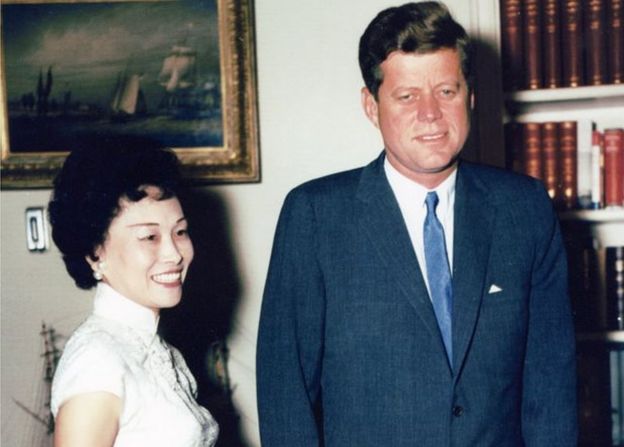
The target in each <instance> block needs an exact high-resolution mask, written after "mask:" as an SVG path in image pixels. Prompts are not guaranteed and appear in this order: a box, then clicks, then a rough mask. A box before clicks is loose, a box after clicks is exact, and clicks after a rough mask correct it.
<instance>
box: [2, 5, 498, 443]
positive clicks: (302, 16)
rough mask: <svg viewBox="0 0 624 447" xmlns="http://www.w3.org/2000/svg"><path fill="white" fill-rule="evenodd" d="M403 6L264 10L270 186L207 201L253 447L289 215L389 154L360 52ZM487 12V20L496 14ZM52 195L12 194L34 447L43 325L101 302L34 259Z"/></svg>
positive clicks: (238, 395) (16, 382)
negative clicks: (282, 230) (266, 300)
mask: <svg viewBox="0 0 624 447" xmlns="http://www.w3.org/2000/svg"><path fill="white" fill-rule="evenodd" d="M447 3H448V4H449V5H450V6H451V8H452V10H453V11H454V13H455V14H456V17H457V18H458V19H459V20H460V21H462V22H463V23H464V24H466V25H467V28H469V29H470V22H471V20H472V23H476V22H475V20H476V18H477V16H476V13H475V11H476V8H471V7H470V5H471V4H470V3H469V2H463V1H460V0H455V1H449V2H447ZM492 3H493V2H492ZM393 4H397V2H390V1H387V0H358V1H357V2H353V1H352V0H332V1H329V0H318V1H314V2H312V1H299V2H293V1H289V0H263V1H258V2H256V11H255V15H256V40H257V62H258V90H259V108H260V136H261V165H262V181H261V182H260V183H256V184H246V185H227V186H216V187H206V188H202V190H201V191H200V192H201V193H202V194H205V195H207V196H210V197H211V198H212V200H216V201H218V202H219V203H220V204H221V211H222V212H223V215H222V216H221V218H222V221H223V222H224V223H225V224H226V225H227V229H226V232H225V233H226V236H227V239H228V240H227V244H225V245H226V249H228V250H231V260H232V266H233V268H234V270H235V276H236V278H237V282H238V284H237V287H238V288H237V299H236V301H235V303H234V308H233V318H232V324H231V332H230V334H229V337H228V345H229V348H230V361H229V369H230V375H231V381H232V386H233V394H232V399H233V401H234V403H235V406H236V408H237V410H238V412H239V414H240V418H241V419H240V427H241V433H242V435H241V436H242V437H243V439H244V440H245V442H246V444H248V445H259V441H258V434H257V414H256V407H255V404H256V401H255V381H254V375H255V372H254V370H255V367H254V363H255V359H254V356H255V338H256V330H257V324H258V316H259V311H260V304H261V297H262V289H263V285H264V278H265V275H266V270H267V266H268V261H269V255H270V250H271V243H272V236H273V231H274V228H275V223H276V220H277V216H278V213H279V209H280V206H281V203H282V201H283V199H284V196H285V195H286V193H287V191H288V190H289V189H291V188H292V187H293V186H295V185H297V184H298V183H300V182H302V181H305V180H307V179H310V178H313V177H316V176H320V175H324V174H328V173H331V172H335V171H338V170H342V169H347V168H351V167H355V166H359V165H363V164H366V163H368V162H369V161H370V160H371V159H373V158H374V157H375V156H376V155H377V154H378V153H379V151H380V149H381V140H380V138H379V136H378V134H377V132H376V130H375V129H374V128H373V127H372V125H371V124H370V123H369V122H368V121H367V120H366V118H365V116H364V114H363V112H362V111H361V108H360V93H359V90H360V87H361V85H362V82H361V80H360V75H359V71H358V67H357V44H358V40H359V36H360V34H361V32H362V31H363V29H364V28H365V26H366V24H367V23H368V22H369V21H370V20H371V19H372V17H373V16H374V15H375V14H376V13H377V12H378V11H379V10H381V9H383V8H385V7H387V6H391V5H393ZM354 5H357V6H354ZM484 14H485V17H486V18H487V17H489V14H491V12H489V11H485V12H484ZM481 20H483V17H481ZM48 196H49V191H47V190H36V191H28V190H27V191H6V190H5V191H2V192H1V193H0V199H1V250H2V251H1V254H2V256H1V260H0V267H1V270H0V272H1V300H2V301H1V307H0V314H1V368H2V369H1V371H2V377H1V384H2V388H1V391H2V392H1V399H2V402H1V403H2V438H1V444H2V445H7V446H8V445H11V446H33V445H43V444H39V443H38V442H34V441H32V439H33V436H34V435H33V434H34V433H35V432H41V428H42V426H41V424H39V423H37V422H35V420H34V418H32V417H30V416H29V415H27V413H26V412H25V411H24V410H23V409H21V408H19V406H18V404H17V403H16V401H19V402H20V403H22V404H23V405H25V406H27V407H28V408H30V409H32V410H34V411H35V412H37V413H39V412H40V410H41V408H40V405H41V402H39V400H40V397H38V396H41V394H40V393H41V389H40V388H41V387H42V385H43V383H42V381H41V377H42V374H43V371H42V367H43V364H42V359H41V357H40V354H41V352H42V349H43V347H42V342H41V338H40V337H39V334H38V332H39V330H40V327H41V323H42V321H45V322H46V323H47V324H49V325H52V326H54V328H55V329H56V330H57V332H58V333H59V334H60V335H62V336H65V335H67V334H69V333H70V332H71V330H72V329H73V328H74V327H75V326H76V325H77V324H78V323H79V322H80V321H81V320H82V319H83V318H84V316H85V315H86V313H87V312H88V309H89V306H90V296H91V293H89V292H80V291H78V290H77V289H76V288H75V287H74V285H73V284H72V282H71V280H70V279H69V278H68V276H67V274H66V273H65V271H64V267H63V265H62V262H61V261H60V258H59V254H58V252H57V251H56V249H55V248H52V249H51V250H50V251H48V252H46V253H42V254H30V253H29V252H28V251H27V250H26V242H25V230H24V210H25V209H26V207H28V206H44V205H45V204H46V202H47V200H48ZM59 341H60V342H61V343H62V341H63V338H62V337H60V340H59Z"/></svg>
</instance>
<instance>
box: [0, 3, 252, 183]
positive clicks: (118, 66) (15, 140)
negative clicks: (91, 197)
mask: <svg viewBox="0 0 624 447" xmlns="http://www.w3.org/2000/svg"><path fill="white" fill-rule="evenodd" d="M1 8H2V11H1V16H2V33H3V35H2V51H1V52H0V80H1V85H0V104H1V107H0V126H1V127H0V129H1V130H2V135H1V136H0V146H1V150H2V163H1V172H0V174H1V179H2V181H1V186H2V188H3V189H15V188H49V187H51V185H52V179H53V178H54V175H55V174H56V172H57V171H58V170H59V168H60V167H61V166H62V163H63V161H64V159H65V157H66V155H67V154H68V151H69V150H71V142H72V141H75V139H77V138H81V137H83V136H84V135H86V134H89V133H90V136H91V137H93V135H96V136H97V137H99V135H106V134H107V133H122V134H123V133H126V132H127V133H131V134H134V135H136V134H137V133H138V134H141V136H148V137H150V138H154V139H157V140H161V139H162V141H163V143H162V145H163V146H167V147H171V148H173V149H174V151H175V152H176V154H177V155H178V157H179V158H180V160H181V162H182V171H183V174H184V176H185V178H186V179H187V180H188V181H189V182H190V183H191V184H209V183H228V182H232V183H233V182H257V181H259V180H260V166H259V137H258V115H257V114H258V112H257V87H256V67H255V35H254V26H253V20H254V18H253V0H195V1H192V2H191V1H178V0H106V1H102V0H81V1H71V2H69V3H68V0H65V1H63V2H61V1H58V0H2V2H1ZM50 17H53V19H50ZM40 18H41V22H38V21H37V20H39V19H40ZM83 19H84V20H83ZM87 19H88V20H87ZM159 20H160V22H158V21H159ZM176 20H177V21H178V22H177V24H176ZM209 21H210V23H208V22H209ZM215 27H216V28H217V30H214V28H215ZM113 32H115V33H116V34H115V35H112V33H113ZM202 32H203V33H204V34H201V33H202ZM141 33H143V34H141ZM142 35H144V36H145V39H144V40H145V42H143V41H137V40H136V39H137V36H139V37H140V36H142ZM120 36H121V37H120ZM89 39H93V40H94V41H97V42H93V43H91V42H90V41H89ZM124 39H125V40H124ZM133 39H134V40H133ZM133 42H134V44H135V45H134V46H135V48H134V49H132V50H130V49H128V48H126V46H128V47H129V46H130V44H131V43H133ZM137 42H139V43H137ZM165 42H166V44H165ZM44 43H45V45H44ZM193 44H195V45H196V46H197V47H198V48H197V49H196V48H194V47H193ZM89 45H91V46H93V47H94V48H95V50H94V51H89V48H85V49H84V54H82V52H83V48H82V47H83V46H86V47H89ZM159 45H160V46H159ZM136 47H140V48H136ZM64 51H66V53H64ZM94 52H95V54H96V56H97V57H99V58H100V59H97V57H96V58H95V59H94V58H93V54H94ZM55 54H56V55H58V56H57V58H56V59H54V58H53V57H54V55H55ZM89 54H91V58H89V57H88V55H89ZM200 61H201V62H202V63H201V64H200ZM36 63H38V64H39V65H35V64H36ZM202 64H203V66H202ZM189 67H192V71H193V74H192V75H191V74H190V73H191V68H189ZM202 69H203V70H204V71H205V73H204V74H203V76H204V78H201V79H200V76H202V75H201V70H202ZM26 70H28V71H26ZM33 72H34V73H33ZM114 73H116V74H114ZM198 73H200V74H198ZM25 78H28V79H25ZM182 79H185V81H184V83H183V82H182ZM26 82H29V83H26ZM90 85H92V86H93V87H92V88H91V89H90V90H89V86H90ZM142 85H145V87H144V90H142V88H143V87H142ZM72 86H73V90H72ZM105 86H107V87H105ZM120 86H123V87H120ZM108 88H110V90H109V91H107V89H108ZM29 89H30V90H29ZM159 89H160V90H159ZM28 90H29V91H28ZM144 91H145V92H149V93H150V94H151V96H152V98H151V105H150V106H149V107H148V106H147V105H148V104H150V102H149V101H148V100H147V99H146V98H145V97H146V95H145V93H144ZM128 92H132V93H128ZM107 93H109V94H108V96H107ZM120 97H123V98H132V99H131V100H130V102H128V101H126V102H124V104H131V106H123V105H119V104H120V103H119V102H116V101H119V98H120ZM148 99H150V97H149V96H148ZM139 111H140V113H139Z"/></svg>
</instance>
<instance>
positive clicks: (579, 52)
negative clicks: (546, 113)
mask: <svg viewBox="0 0 624 447" xmlns="http://www.w3.org/2000/svg"><path fill="white" fill-rule="evenodd" d="M561 19H562V26H561V72H562V79H561V81H562V84H563V86H564V87H578V86H579V85H583V21H582V11H581V0H563V2H562V4H561Z"/></svg>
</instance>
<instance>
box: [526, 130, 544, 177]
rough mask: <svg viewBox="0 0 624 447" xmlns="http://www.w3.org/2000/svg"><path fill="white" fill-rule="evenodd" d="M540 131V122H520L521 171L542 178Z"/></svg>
mask: <svg viewBox="0 0 624 447" xmlns="http://www.w3.org/2000/svg"><path fill="white" fill-rule="evenodd" d="M541 135H542V132H541V126H540V123H524V124H522V145H523V147H524V157H523V160H522V166H523V169H522V170H523V172H524V173H525V174H526V175H530V176H531V177H535V178H536V179H540V180H541V179H542V178H543V177H542V146H541V145H542V137H541Z"/></svg>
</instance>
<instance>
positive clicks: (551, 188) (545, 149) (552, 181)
mask: <svg viewBox="0 0 624 447" xmlns="http://www.w3.org/2000/svg"><path fill="white" fill-rule="evenodd" d="M541 127H542V129H541V132H542V163H543V169H542V173H543V176H544V179H543V180H544V186H545V187H546V191H547V192H548V195H549V196H550V198H551V199H552V201H553V202H554V204H555V207H557V208H561V204H562V203H561V192H562V191H561V187H560V185H561V184H560V182H559V181H558V180H559V176H558V171H559V170H558V166H557V165H558V158H559V157H558V155H559V154H558V147H557V146H558V144H557V141H558V135H557V123H553V122H550V123H542V124H541Z"/></svg>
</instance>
